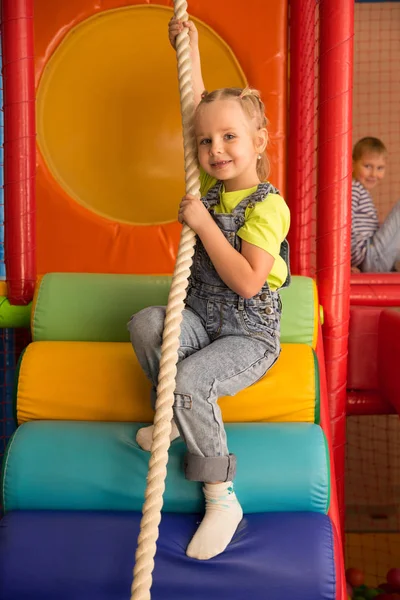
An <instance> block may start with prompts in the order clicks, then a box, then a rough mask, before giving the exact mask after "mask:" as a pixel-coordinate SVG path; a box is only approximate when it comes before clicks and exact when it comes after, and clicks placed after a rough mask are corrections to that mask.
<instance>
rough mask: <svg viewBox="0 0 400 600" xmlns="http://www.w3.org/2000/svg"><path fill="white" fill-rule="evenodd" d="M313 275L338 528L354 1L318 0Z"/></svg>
mask: <svg viewBox="0 0 400 600" xmlns="http://www.w3.org/2000/svg"><path fill="white" fill-rule="evenodd" d="M319 6H320V8H319V9H320V32H319V40H320V42H319V47H320V65H319V119H318V139H319V143H318V183H317V203H318V205H317V206H318V208H317V212H318V219H317V248H318V253H317V277H318V288H319V293H320V299H321V304H322V306H323V308H324V319H325V320H324V327H323V335H324V348H325V358H326V371H327V385H328V402H329V408H330V415H331V422H332V434H333V451H334V460H335V469H336V476H337V489H338V500H339V509H340V513H341V523H342V527H343V525H344V460H345V453H344V444H345V424H346V378H347V340H348V324H349V303H350V226H351V131H352V77H353V27H354V0H320V5H319Z"/></svg>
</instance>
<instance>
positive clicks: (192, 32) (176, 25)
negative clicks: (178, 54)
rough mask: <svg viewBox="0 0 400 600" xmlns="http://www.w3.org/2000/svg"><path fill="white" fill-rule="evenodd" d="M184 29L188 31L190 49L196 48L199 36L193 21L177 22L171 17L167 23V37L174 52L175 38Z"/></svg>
mask: <svg viewBox="0 0 400 600" xmlns="http://www.w3.org/2000/svg"><path fill="white" fill-rule="evenodd" d="M184 27H187V29H189V37H190V45H191V47H192V49H194V48H196V47H197V45H198V43H199V35H198V33H197V29H196V25H195V24H194V23H193V21H178V19H176V18H175V17H172V19H171V20H170V21H169V23H168V37H169V41H170V42H171V46H172V47H173V48H174V50H176V36H177V35H178V33H181V32H182V31H183V28H184Z"/></svg>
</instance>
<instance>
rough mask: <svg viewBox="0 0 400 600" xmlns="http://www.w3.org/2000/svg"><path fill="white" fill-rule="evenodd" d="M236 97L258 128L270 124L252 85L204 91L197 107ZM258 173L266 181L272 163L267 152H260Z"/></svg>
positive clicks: (261, 179) (258, 93) (262, 104)
mask: <svg viewBox="0 0 400 600" xmlns="http://www.w3.org/2000/svg"><path fill="white" fill-rule="evenodd" d="M230 99H236V100H237V101H238V102H240V105H241V107H242V109H243V112H244V113H245V115H246V116H247V118H248V119H249V120H250V121H252V122H253V123H254V125H255V128H256V129H264V128H266V127H267V125H268V120H267V117H266V116H265V108H264V103H263V101H262V100H261V96H260V92H259V91H258V90H255V89H253V88H250V87H245V88H243V89H242V88H235V87H232V88H221V89H218V90H214V91H213V92H210V93H208V92H206V91H204V92H203V93H202V95H201V101H200V103H199V105H198V107H197V109H196V113H197V111H198V110H199V109H200V108H201V106H203V105H204V104H210V102H214V101H215V100H230ZM256 168H257V175H258V178H259V179H260V181H265V180H266V179H267V177H268V175H269V170H270V165H269V160H268V157H267V153H266V151H265V150H264V152H262V153H260V158H259V159H258V160H257V166H256Z"/></svg>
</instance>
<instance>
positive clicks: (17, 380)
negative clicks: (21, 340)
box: [12, 348, 26, 426]
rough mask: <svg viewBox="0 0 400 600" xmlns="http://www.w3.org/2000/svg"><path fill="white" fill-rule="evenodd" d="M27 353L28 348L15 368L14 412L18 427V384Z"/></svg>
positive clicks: (22, 353)
mask: <svg viewBox="0 0 400 600" xmlns="http://www.w3.org/2000/svg"><path fill="white" fill-rule="evenodd" d="M25 352H26V348H24V349H23V350H22V352H21V354H20V356H19V359H18V363H17V366H16V368H15V379H14V386H13V395H12V412H13V416H14V421H15V424H16V425H17V426H18V383H19V374H20V371H21V365H22V360H23V358H24V354H25Z"/></svg>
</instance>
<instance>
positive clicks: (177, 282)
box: [131, 0, 200, 600]
mask: <svg viewBox="0 0 400 600" xmlns="http://www.w3.org/2000/svg"><path fill="white" fill-rule="evenodd" d="M174 10H175V16H176V17H177V18H178V19H179V20H181V21H187V20H188V14H187V2H186V0H174ZM176 48H177V50H176V54H177V62H178V79H179V91H180V103H181V115H182V130H183V147H184V159H185V183H186V193H187V194H193V195H199V193H200V184H199V175H200V174H199V169H198V166H197V155H196V145H195V138H194V123H193V116H194V110H195V104H194V95H193V88H192V81H191V56H190V38H189V32H188V30H187V29H186V28H184V30H183V31H182V33H180V34H179V35H178V36H177V40H176ZM194 244H195V233H194V231H193V230H192V229H190V227H188V226H187V225H184V226H183V228H182V233H181V239H180V242H179V249H178V256H177V259H176V264H175V269H174V274H173V278H172V283H171V290H170V293H169V296H168V304H167V310H166V316H165V322H164V332H163V342H162V346H161V359H160V373H159V378H158V386H157V403H156V414H155V417H154V430H153V443H152V446H151V457H150V462H149V472H148V476H147V487H146V492H145V502H144V505H143V515H142V520H141V523H140V534H139V537H138V547H137V550H136V564H135V567H134V570H133V583H132V588H131V600H150V599H151V593H150V590H151V585H152V572H153V569H154V556H155V554H156V548H157V546H156V542H157V538H158V527H159V524H160V521H161V509H162V506H163V494H164V490H165V478H166V475H167V463H168V450H169V446H170V437H169V436H170V433H171V420H172V417H173V408H172V407H173V403H174V390H175V377H176V364H177V362H178V349H179V335H180V324H181V321H182V311H183V308H184V300H185V297H186V288H187V285H188V279H189V275H190V267H191V265H192V257H193V253H194Z"/></svg>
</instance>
